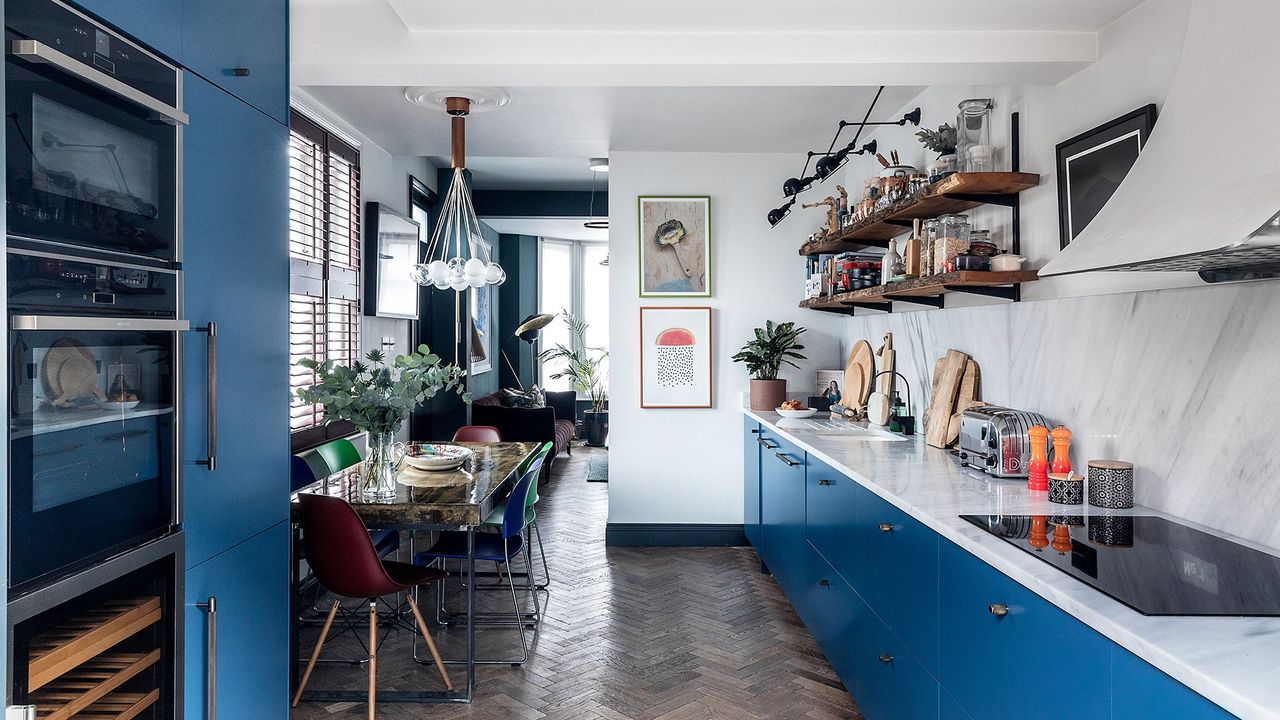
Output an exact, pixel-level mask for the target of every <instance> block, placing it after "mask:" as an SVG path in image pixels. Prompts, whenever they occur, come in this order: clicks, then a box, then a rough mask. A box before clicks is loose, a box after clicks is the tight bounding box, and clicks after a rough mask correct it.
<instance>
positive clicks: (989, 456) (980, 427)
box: [960, 405, 1049, 478]
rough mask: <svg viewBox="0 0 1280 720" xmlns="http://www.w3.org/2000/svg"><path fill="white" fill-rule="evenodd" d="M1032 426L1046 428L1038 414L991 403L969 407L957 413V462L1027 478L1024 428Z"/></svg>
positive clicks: (1028, 446) (1028, 450)
mask: <svg viewBox="0 0 1280 720" xmlns="http://www.w3.org/2000/svg"><path fill="white" fill-rule="evenodd" d="M1035 425H1043V426H1044V427H1049V424H1048V422H1047V421H1046V420H1045V419H1044V416H1043V415H1041V414H1039V413H1033V412H1026V411H1024V410H1013V409H1010V408H1005V407H996V406H994V405H985V406H982V407H975V408H969V409H968V410H965V411H964V412H962V413H961V414H960V462H962V463H964V464H965V465H968V466H969V467H972V468H977V469H979V470H982V471H984V472H986V473H987V474H988V475H994V476H995V477H1002V478H1016V477H1026V476H1027V461H1028V460H1030V458H1031V443H1030V440H1029V439H1028V438H1027V430H1029V429H1031V427H1032V426H1035Z"/></svg>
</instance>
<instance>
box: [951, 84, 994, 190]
mask: <svg viewBox="0 0 1280 720" xmlns="http://www.w3.org/2000/svg"><path fill="white" fill-rule="evenodd" d="M992 107H993V105H992V103H991V100H990V99H989V98H973V99H970V100H962V101H960V112H959V114H958V115H956V156H957V157H958V158H959V163H960V172H992V171H994V170H995V146H994V145H992V144H991V108H992Z"/></svg>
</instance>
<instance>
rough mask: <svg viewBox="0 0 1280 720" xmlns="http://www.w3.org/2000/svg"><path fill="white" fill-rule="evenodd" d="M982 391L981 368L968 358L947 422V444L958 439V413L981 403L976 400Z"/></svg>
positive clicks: (951, 443)
mask: <svg viewBox="0 0 1280 720" xmlns="http://www.w3.org/2000/svg"><path fill="white" fill-rule="evenodd" d="M981 391H982V370H981V368H979V367H978V363H977V361H975V360H973V359H970V360H969V362H968V363H966V364H965V366H964V375H963V376H962V377H961V378H960V391H959V392H957V393H956V404H955V407H954V408H953V410H952V413H951V420H950V422H949V423H948V424H947V445H953V444H955V442H956V441H957V440H959V439H960V413H962V412H964V411H965V410H967V409H969V408H971V407H973V406H974V405H978V404H983V403H979V402H978V396H979V395H980V394H981Z"/></svg>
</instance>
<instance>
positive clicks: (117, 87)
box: [12, 40, 191, 125]
mask: <svg viewBox="0 0 1280 720" xmlns="http://www.w3.org/2000/svg"><path fill="white" fill-rule="evenodd" d="M12 51H13V54H14V55H16V56H17V57H20V58H22V59H23V60H27V61H29V62H34V63H41V64H44V65H52V66H53V67H56V68H58V69H59V70H61V71H63V72H65V73H67V74H68V75H73V76H75V77H77V78H79V79H81V80H83V81H85V82H87V83H89V84H91V85H96V86H97V87H100V88H102V89H103V90H106V91H107V92H110V93H112V94H114V95H118V96H119V97H122V98H124V99H125V100H128V101H129V102H132V103H134V104H137V105H141V106H142V107H144V108H146V109H148V110H150V111H151V112H153V113H155V114H156V115H157V116H158V117H159V118H160V119H161V120H164V121H165V122H167V123H169V124H170V125H188V124H190V122H191V118H190V116H188V115H187V114H186V113H184V112H182V111H181V110H179V109H178V108H176V107H173V106H172V105H169V104H167V103H164V102H161V101H159V100H157V99H155V98H153V97H151V96H150V95H148V94H146V93H144V92H142V91H141V90H138V89H136V88H134V87H132V86H130V85H127V84H125V83H123V82H121V81H119V80H117V79H115V78H113V77H111V76H110V75H108V74H106V73H104V72H102V71H101V70H98V69H96V68H92V67H90V66H88V65H85V64H84V63H82V62H78V61H77V60H75V59H74V58H72V57H70V56H68V55H66V54H64V53H62V52H60V51H58V50H55V49H53V48H51V47H49V46H48V45H45V44H44V43H42V42H40V41H39V40H14V41H13V48H12Z"/></svg>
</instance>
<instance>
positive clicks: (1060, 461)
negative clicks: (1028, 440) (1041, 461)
mask: <svg viewBox="0 0 1280 720" xmlns="http://www.w3.org/2000/svg"><path fill="white" fill-rule="evenodd" d="M1049 436H1050V437H1052V438H1053V465H1050V466H1049V472H1053V473H1062V474H1064V475H1070V474H1071V452H1070V451H1071V431H1070V430H1068V429H1067V428H1066V427H1064V426H1062V425H1059V426H1058V427H1056V428H1054V429H1053V431H1052V432H1050V433H1049Z"/></svg>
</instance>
